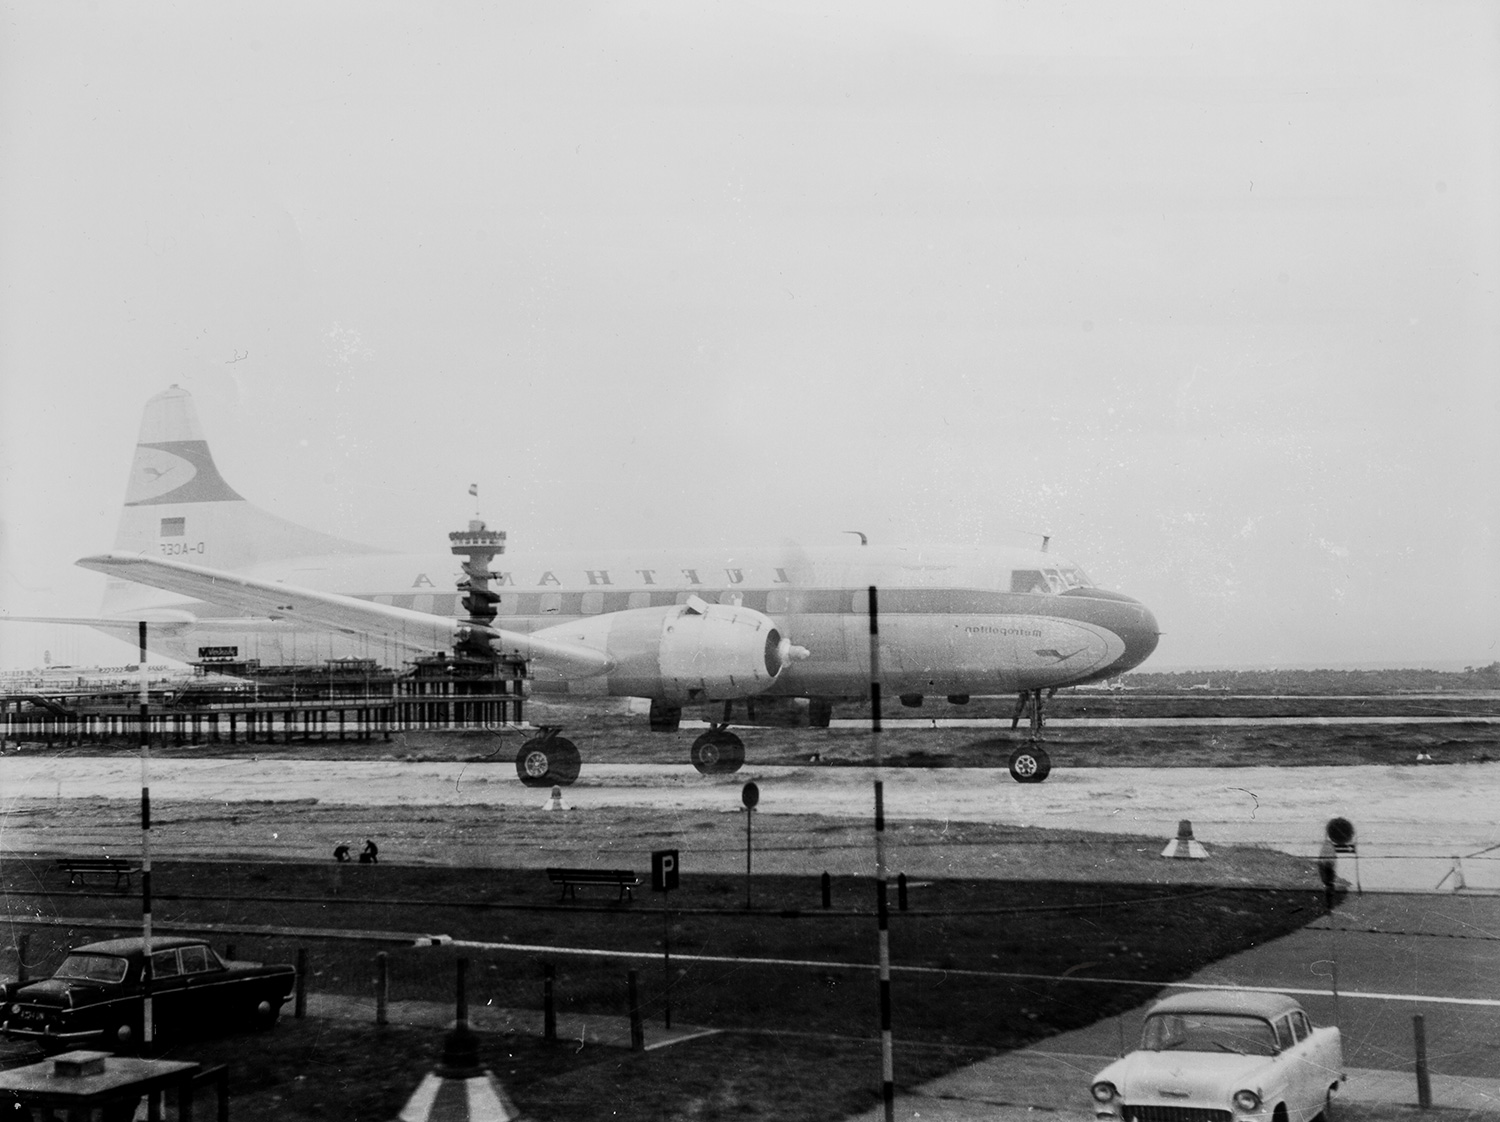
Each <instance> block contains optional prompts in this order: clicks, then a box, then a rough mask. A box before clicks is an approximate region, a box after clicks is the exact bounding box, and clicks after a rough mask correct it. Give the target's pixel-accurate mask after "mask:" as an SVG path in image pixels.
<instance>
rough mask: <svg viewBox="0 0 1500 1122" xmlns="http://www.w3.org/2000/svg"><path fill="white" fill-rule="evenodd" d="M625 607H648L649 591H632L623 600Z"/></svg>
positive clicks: (649, 601) (649, 600)
mask: <svg viewBox="0 0 1500 1122" xmlns="http://www.w3.org/2000/svg"><path fill="white" fill-rule="evenodd" d="M625 606H626V607H627V608H649V607H650V606H651V593H649V592H632V593H631V594H630V595H629V597H627V598H626V600H625Z"/></svg>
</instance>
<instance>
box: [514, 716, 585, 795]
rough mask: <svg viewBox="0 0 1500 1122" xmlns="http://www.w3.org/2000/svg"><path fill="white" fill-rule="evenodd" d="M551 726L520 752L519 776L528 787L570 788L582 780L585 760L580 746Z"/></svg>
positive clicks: (517, 760)
mask: <svg viewBox="0 0 1500 1122" xmlns="http://www.w3.org/2000/svg"><path fill="white" fill-rule="evenodd" d="M558 732H559V730H558V729H557V728H554V727H552V726H550V725H543V726H541V735H540V736H535V737H532V738H531V739H530V740H528V741H527V742H526V743H525V744H523V745H521V749H520V751H518V752H517V753H516V775H518V776H519V777H520V779H521V782H522V783H524V784H526V786H528V787H566V786H568V785H569V784H570V783H572V782H573V781H574V780H575V779H577V778H578V772H579V770H580V769H581V768H582V767H583V757H582V756H581V755H580V754H579V752H578V745H576V744H574V743H573V742H572V741H571V740H568V739H567V738H566V737H562V736H558V735H557V734H558Z"/></svg>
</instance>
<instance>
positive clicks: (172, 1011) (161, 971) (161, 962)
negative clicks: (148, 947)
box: [151, 948, 187, 1037]
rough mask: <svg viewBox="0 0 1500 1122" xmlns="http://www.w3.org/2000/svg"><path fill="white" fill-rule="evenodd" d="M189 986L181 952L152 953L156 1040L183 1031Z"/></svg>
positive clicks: (152, 991)
mask: <svg viewBox="0 0 1500 1122" xmlns="http://www.w3.org/2000/svg"><path fill="white" fill-rule="evenodd" d="M186 984H187V980H186V979H185V978H184V977H183V976H182V967H181V965H180V964H179V963H178V961H177V950H176V948H173V949H171V950H165V951H153V952H152V954H151V1025H152V1033H151V1035H152V1036H153V1037H156V1036H165V1035H167V1034H169V1033H174V1032H181V1031H182V1026H183V1025H184V1024H185V1023H186V1021H187V1018H186V1017H185V1015H184V1014H185V1012H186V1010H185V1009H184V1005H185V1004H186V1000H185V999H186Z"/></svg>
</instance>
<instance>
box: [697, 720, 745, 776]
mask: <svg viewBox="0 0 1500 1122" xmlns="http://www.w3.org/2000/svg"><path fill="white" fill-rule="evenodd" d="M688 758H689V759H691V760H692V762H693V766H694V767H695V768H697V769H698V771H699V773H700V774H702V775H729V774H732V773H733V772H736V771H739V770H740V768H741V767H742V766H743V765H744V763H745V742H744V741H743V740H741V739H740V738H739V737H737V736H735V735H734V733H732V732H725V731H724V730H723V729H710V730H709V731H708V732H706V733H704V734H703V735H702V736H700V737H699V738H698V739H697V740H695V741H693V747H692V748H691V749H690V750H689V753H688Z"/></svg>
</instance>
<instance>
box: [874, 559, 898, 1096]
mask: <svg viewBox="0 0 1500 1122" xmlns="http://www.w3.org/2000/svg"><path fill="white" fill-rule="evenodd" d="M879 618H880V614H879V610H878V608H877V606H876V593H875V586H874V585H873V584H872V585H870V744H871V746H872V747H873V748H874V751H875V901H876V904H875V908H876V914H877V916H878V917H879V924H880V1099H881V1102H882V1104H883V1105H884V1109H885V1122H895V1118H896V1061H895V1056H894V1054H893V1049H892V1045H891V933H890V909H889V907H888V906H887V903H886V869H885V779H884V772H883V771H882V770H881V769H882V767H883V761H882V759H881V755H880V623H879Z"/></svg>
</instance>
